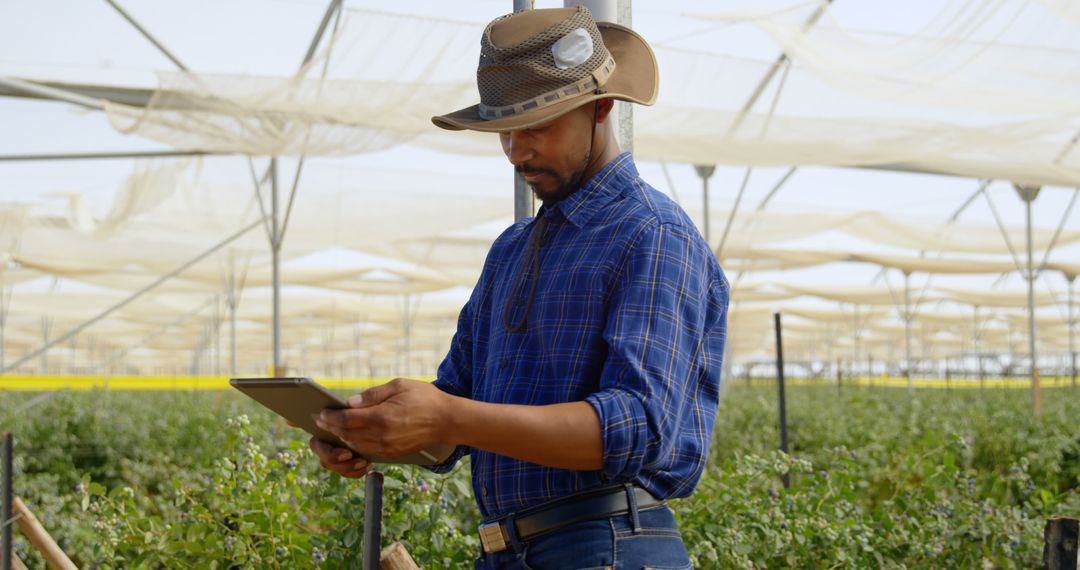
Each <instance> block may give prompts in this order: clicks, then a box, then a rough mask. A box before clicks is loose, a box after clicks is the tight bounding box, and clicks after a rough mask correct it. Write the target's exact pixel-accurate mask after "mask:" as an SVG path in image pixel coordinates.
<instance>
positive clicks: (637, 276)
mask: <svg viewBox="0 0 1080 570" xmlns="http://www.w3.org/2000/svg"><path fill="white" fill-rule="evenodd" d="M695 238H696V236H695V235H692V234H690V233H689V232H688V230H687V229H686V228H684V227H680V226H670V225H665V224H655V225H653V226H649V227H646V228H644V229H643V230H642V231H641V233H640V234H639V236H638V238H637V239H636V240H635V241H634V244H633V245H632V246H631V248H630V250H629V251H628V253H627V258H626V260H625V262H624V264H623V269H622V273H621V274H620V275H619V276H618V277H617V280H616V282H615V287H614V289H613V293H612V297H611V303H610V305H609V312H608V317H607V322H606V325H605V330H604V339H605V341H606V342H607V344H608V357H607V360H606V361H605V363H604V367H603V370H602V372H601V378H600V386H599V388H600V389H599V391H597V392H595V393H593V394H590V395H589V396H587V397H586V401H588V402H589V403H590V404H591V405H592V406H593V408H594V410H595V411H596V414H597V416H598V417H599V419H600V426H601V435H602V442H603V468H602V469H603V475H604V477H605V478H607V479H612V480H619V481H630V480H634V479H635V478H638V477H639V476H642V475H645V476H648V477H650V478H656V477H660V478H665V477H670V478H672V479H678V480H685V479H690V480H691V481H694V482H696V480H697V477H698V475H699V474H700V471H701V468H702V466H703V465H704V461H705V454H706V453H707V449H708V448H707V445H706V446H704V447H703V446H702V445H701V442H702V440H703V439H704V440H705V441H707V440H708V437H709V433H701V432H702V431H703V429H702V428H703V427H704V426H705V425H708V426H709V427H710V428H711V424H712V422H711V421H702V420H703V419H704V417H705V416H711V414H709V413H708V411H707V410H708V408H710V407H712V408H713V409H715V405H716V397H715V396H714V393H715V391H714V390H713V389H711V387H706V386H703V385H702V384H703V383H704V384H710V383H712V382H710V378H718V376H719V371H718V370H715V371H714V370H706V360H707V354H706V353H707V352H708V351H709V347H708V346H707V345H708V344H709V342H710V336H711V335H710V332H711V329H712V328H713V327H715V326H716V325H717V324H718V325H719V327H720V329H721V330H722V328H723V326H724V322H723V321H724V320H726V315H725V314H724V312H726V299H725V302H724V303H723V305H724V311H717V310H716V308H717V307H716V305H717V303H716V302H715V299H714V297H716V294H717V292H716V290H715V289H716V287H717V285H716V283H717V280H718V279H719V280H721V281H722V280H723V277H722V276H720V277H718V276H717V275H716V274H714V273H713V272H712V271H711V270H710V268H711V267H714V266H715V261H713V260H712V259H711V257H712V252H710V251H708V248H707V247H705V246H704V243H703V242H702V241H701V240H700V239H695ZM710 262H711V263H710ZM724 283H726V281H725V282H724ZM721 334H722V333H721ZM721 342H722V341H721ZM709 364H711V363H709ZM703 379H704V381H703ZM691 487H692V483H691Z"/></svg>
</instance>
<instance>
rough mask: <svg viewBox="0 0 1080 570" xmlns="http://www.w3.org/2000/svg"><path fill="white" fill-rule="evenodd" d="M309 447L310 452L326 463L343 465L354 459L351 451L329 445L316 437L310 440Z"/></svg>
mask: <svg viewBox="0 0 1080 570" xmlns="http://www.w3.org/2000/svg"><path fill="white" fill-rule="evenodd" d="M310 445H311V449H312V451H314V452H315V454H316V455H318V456H319V458H320V459H321V458H325V459H326V461H327V462H328V463H344V462H346V461H349V460H351V459H354V458H355V457H356V455H355V453H353V451H352V450H351V449H346V448H344V447H337V446H335V445H331V444H329V443H326V442H325V441H323V440H321V439H319V438H317V437H313V438H311V442H310Z"/></svg>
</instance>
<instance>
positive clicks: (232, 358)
mask: <svg viewBox="0 0 1080 570" xmlns="http://www.w3.org/2000/svg"><path fill="white" fill-rule="evenodd" d="M236 297H237V291H236V257H235V252H234V251H232V250H229V291H228V296H227V297H226V300H227V302H228V304H229V375H230V376H232V377H234V378H235V377H236V305H237V298H236Z"/></svg>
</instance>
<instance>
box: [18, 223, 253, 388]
mask: <svg viewBox="0 0 1080 570" xmlns="http://www.w3.org/2000/svg"><path fill="white" fill-rule="evenodd" d="M262 223H263V220H262V218H259V219H258V220H256V221H254V222H252V223H250V224H248V225H247V226H246V227H244V228H242V229H241V230H240V231H238V232H236V233H235V234H233V235H231V236H229V237H228V238H226V239H225V241H223V242H221V243H219V244H217V245H215V246H214V247H212V248H210V249H208V250H206V251H204V252H202V253H200V254H199V255H198V256H196V257H195V258H194V259H192V260H191V261H188V262H187V263H185V264H183V265H181V266H180V267H178V268H176V269H174V270H173V271H171V272H169V273H168V274H167V275H165V276H163V277H161V278H160V279H158V280H157V281H154V282H153V283H151V284H149V285H147V286H146V287H143V288H142V289H139V290H138V291H136V292H135V293H133V294H132V295H131V296H130V297H128V298H127V299H124V300H123V301H120V302H119V303H117V304H115V305H113V306H111V307H109V308H108V309H105V311H104V312H102V313H101V314H99V315H98V316H96V317H94V318H92V319H90V320H88V321H86V322H85V323H83V324H81V325H79V326H77V327H75V328H74V329H71V330H70V331H68V332H66V333H64V334H63V335H60V336H59V337H57V338H55V339H53V340H51V341H49V342H48V343H47V344H46V345H45V346H42V347H41V348H39V349H37V350H35V351H33V352H31V353H30V354H26V355H23V357H22V358H20V359H18V360H16V361H15V362H13V363H11V364H10V365H8V366H5V367H3V368H0V374H2V373H4V372H8V371H9V370H12V369H14V368H16V367H18V366H19V365H21V364H22V363H24V362H26V361H28V360H30V359H32V358H34V357H36V356H37V355H39V354H41V353H43V352H45V351H46V350H49V349H50V348H52V347H53V346H55V345H56V344H58V343H61V342H64V341H66V340H67V339H69V338H71V337H73V336H75V335H77V334H79V333H80V332H81V331H82V330H83V329H85V328H87V327H89V326H90V325H92V324H94V323H96V322H98V321H100V320H101V319H104V318H105V317H107V316H109V315H111V314H112V313H114V312H116V311H118V310H120V309H122V308H124V307H125V306H127V305H129V304H130V303H132V302H133V301H135V300H136V299H138V298H139V297H142V296H143V295H145V294H146V293H147V292H149V291H151V290H153V289H154V288H155V287H157V286H158V285H161V284H162V283H164V282H166V281H168V280H169V279H172V278H173V277H175V276H177V275H179V274H181V273H183V272H184V271H186V270H187V269H188V268H189V267H191V266H192V265H195V264H196V263H199V262H200V261H202V260H204V259H206V258H207V257H210V256H211V255H213V254H214V253H217V251H218V250H220V249H221V248H223V247H225V246H227V245H229V244H230V243H232V242H234V241H236V240H237V239H239V238H240V237H242V236H243V235H244V234H246V233H248V232H249V231H251V230H253V229H255V228H256V227H258V226H259V225H260V224H262Z"/></svg>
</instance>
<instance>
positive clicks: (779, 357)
mask: <svg viewBox="0 0 1080 570" xmlns="http://www.w3.org/2000/svg"><path fill="white" fill-rule="evenodd" d="M773 324H774V325H775V328H776V386H777V389H778V391H779V394H778V397H779V407H780V451H783V452H784V453H787V452H788V438H787V399H786V398H785V396H784V343H783V334H782V328H781V326H780V313H779V312H777V313H773ZM784 488H785V489H790V488H791V474H790V473H787V472H785V473H784Z"/></svg>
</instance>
